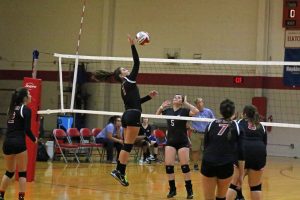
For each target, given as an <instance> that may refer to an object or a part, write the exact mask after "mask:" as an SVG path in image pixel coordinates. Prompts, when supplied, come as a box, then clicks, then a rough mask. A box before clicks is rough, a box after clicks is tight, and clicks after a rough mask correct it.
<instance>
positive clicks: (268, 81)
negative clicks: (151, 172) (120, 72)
mask: <svg viewBox="0 0 300 200" xmlns="http://www.w3.org/2000/svg"><path fill="white" fill-rule="evenodd" d="M90 75H91V74H90V73H88V77H90ZM25 76H28V77H31V71H30V70H0V80H23V77H25ZM38 77H39V78H41V79H42V80H44V81H59V77H58V72H57V71H38ZM234 78H235V76H221V75H193V74H153V73H140V74H139V76H138V80H137V81H138V83H139V84H147V85H171V86H178V85H181V86H202V87H231V88H265V89H285V90H300V87H299V86H298V87H294V88H293V87H288V86H285V85H284V84H283V78H282V77H261V76H244V77H243V79H244V80H243V83H241V84H235V83H234V81H233V79H234ZM63 80H64V81H69V80H72V73H69V72H63Z"/></svg>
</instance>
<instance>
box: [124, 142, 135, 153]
mask: <svg viewBox="0 0 300 200" xmlns="http://www.w3.org/2000/svg"><path fill="white" fill-rule="evenodd" d="M132 147H133V144H124V145H123V148H122V150H124V151H126V152H128V153H130V152H131V149H132Z"/></svg>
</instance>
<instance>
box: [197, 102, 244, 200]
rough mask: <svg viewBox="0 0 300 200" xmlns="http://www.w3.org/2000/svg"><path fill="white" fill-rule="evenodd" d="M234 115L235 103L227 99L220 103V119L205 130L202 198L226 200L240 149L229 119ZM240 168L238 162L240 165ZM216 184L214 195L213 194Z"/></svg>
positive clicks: (236, 127) (234, 124) (234, 126)
mask: <svg viewBox="0 0 300 200" xmlns="http://www.w3.org/2000/svg"><path fill="white" fill-rule="evenodd" d="M234 112H235V105H234V102H232V101H230V100H228V99H226V100H224V101H222V102H221V104H220V113H221V115H222V118H220V119H217V120H215V121H213V122H211V123H210V124H209V125H208V126H207V128H206V131H205V135H204V152H203V158H202V166H201V173H202V175H203V190H204V196H205V199H217V200H225V199H226V192H227V189H228V187H229V185H230V181H231V177H232V175H233V170H234V164H236V163H237V162H238V158H239V152H240V148H239V147H240V146H241V144H240V141H241V140H240V136H239V135H240V128H239V125H238V123H237V122H236V121H234V120H232V116H233V114H234ZM241 162H243V161H241ZM242 165H243V164H242V163H241V165H240V166H241V167H242ZM242 168H243V167H242ZM242 170H243V169H242ZM216 185H217V187H218V188H217V191H218V192H217V194H215V191H216Z"/></svg>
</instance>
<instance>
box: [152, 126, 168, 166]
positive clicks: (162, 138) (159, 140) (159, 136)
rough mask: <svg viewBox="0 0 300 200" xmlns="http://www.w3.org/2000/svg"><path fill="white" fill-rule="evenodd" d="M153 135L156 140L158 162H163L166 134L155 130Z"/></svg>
mask: <svg viewBox="0 0 300 200" xmlns="http://www.w3.org/2000/svg"><path fill="white" fill-rule="evenodd" d="M153 134H154V135H155V137H156V139H157V144H158V155H159V157H160V159H159V160H161V161H162V160H164V158H165V156H164V155H165V146H166V142H167V138H166V134H165V132H164V131H162V130H160V129H156V130H154V131H153Z"/></svg>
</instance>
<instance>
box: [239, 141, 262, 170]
mask: <svg viewBox="0 0 300 200" xmlns="http://www.w3.org/2000/svg"><path fill="white" fill-rule="evenodd" d="M246 147H247V148H245V149H244V160H245V168H246V169H253V170H257V171H258V170H261V169H262V168H264V167H265V165H266V159H267V151H266V147H265V146H264V145H252V146H246Z"/></svg>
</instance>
